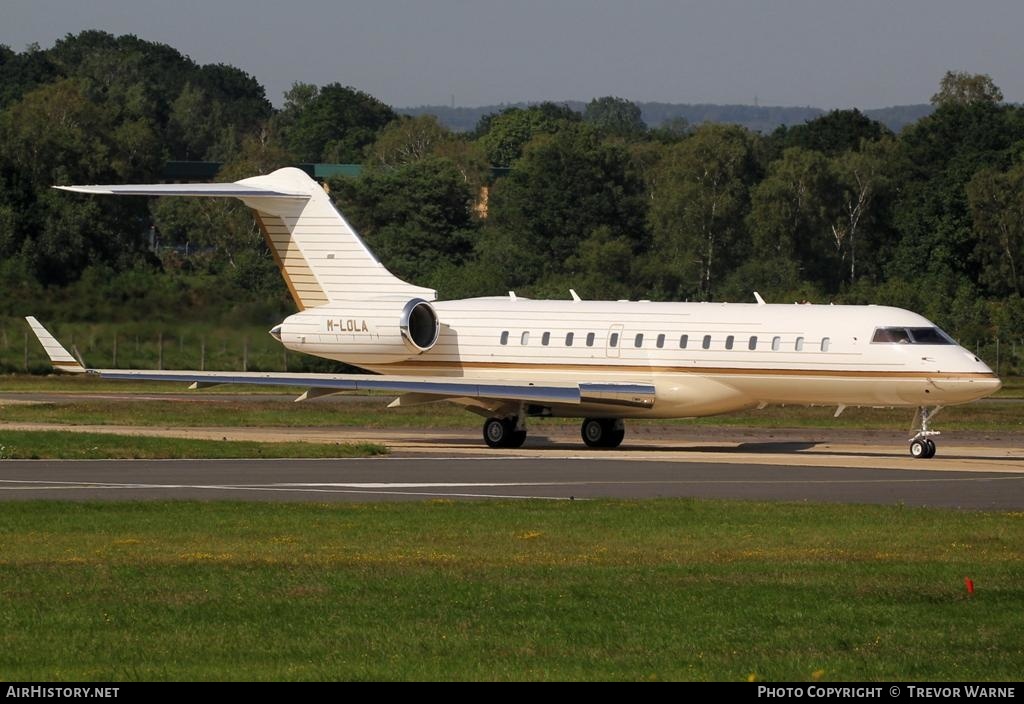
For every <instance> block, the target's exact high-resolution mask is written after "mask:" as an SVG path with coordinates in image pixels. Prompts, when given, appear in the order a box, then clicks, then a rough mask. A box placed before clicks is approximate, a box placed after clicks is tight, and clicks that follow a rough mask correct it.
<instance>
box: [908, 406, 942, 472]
mask: <svg viewBox="0 0 1024 704" xmlns="http://www.w3.org/2000/svg"><path fill="white" fill-rule="evenodd" d="M940 410H942V406H936V407H935V408H934V409H932V410H931V411H929V410H928V409H927V408H925V407H923V406H922V407H921V408H919V409H918V410H917V416H915V418H914V423H915V424H916V423H917V422H918V419H920V422H921V427H920V428H918V429H917V434H916V435H914V437H912V438H910V456H911V457H913V458H914V459H921V460H927V459H931V458H932V457H935V441H934V440H932V439H931V437H930V436H932V435H938V434H939V432H938V431H937V430H929V429H928V424H929V422H930V421H931V419H932V416H934V415H935V414H936V413H938V412H939V411H940ZM912 429H913V428H912Z"/></svg>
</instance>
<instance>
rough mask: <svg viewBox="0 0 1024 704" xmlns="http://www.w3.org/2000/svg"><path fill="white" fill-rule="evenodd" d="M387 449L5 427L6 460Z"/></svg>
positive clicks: (346, 453) (2, 454)
mask: <svg viewBox="0 0 1024 704" xmlns="http://www.w3.org/2000/svg"><path fill="white" fill-rule="evenodd" d="M387 452H388V450H387V448H386V447H384V446H383V445H376V444H373V443H333V444H326V443H306V442H248V441H230V442H228V441H220V440H192V439H184V438H161V437H140V436H128V435H112V434H111V435H108V434H105V433H74V432H65V431H56V430H55V431H49V430H43V431H35V430H28V431H22V430H2V429H0V460H35V459H74V460H88V459H200V458H211V459H234V458H250V457H370V456H372V455H383V454H387Z"/></svg>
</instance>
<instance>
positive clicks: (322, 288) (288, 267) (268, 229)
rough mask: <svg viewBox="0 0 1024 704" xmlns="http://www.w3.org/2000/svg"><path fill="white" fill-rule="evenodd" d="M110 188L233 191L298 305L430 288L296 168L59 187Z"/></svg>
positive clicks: (118, 191) (430, 295) (428, 295)
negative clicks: (371, 243) (381, 257)
mask: <svg viewBox="0 0 1024 704" xmlns="http://www.w3.org/2000/svg"><path fill="white" fill-rule="evenodd" d="M57 188H61V189H63V190H66V191H76V192H79V193H97V194H109V195H154V196H205V197H221V198H238V199H240V200H241V201H242V202H243V203H245V204H246V205H247V206H249V207H250V208H251V209H252V210H253V213H254V214H255V216H256V221H257V222H258V223H259V226H260V229H261V230H262V231H263V236H264V237H265V238H266V240H267V245H268V246H269V247H270V251H271V252H272V253H273V255H274V261H275V262H277V266H278V268H279V269H280V270H281V275H282V276H283V277H284V280H285V283H286V284H287V285H288V290H289V291H290V292H291V294H292V298H294V299H295V303H296V305H298V307H299V310H304V309H306V308H313V307H316V306H320V305H324V304H325V303H328V302H331V301H355V300H366V299H372V298H380V297H382V296H384V297H391V296H403V297H404V296H409V297H413V296H416V297H420V298H425V299H427V300H434V299H435V298H437V292H436V291H434V290H433V289H428V288H422V287H419V286H413V285H412V284H409V283H406V282H405V281H402V280H401V279H399V278H398V277H397V276H395V275H394V274H392V273H391V272H390V271H388V270H387V269H386V268H385V267H384V265H383V264H381V263H380V262H379V261H378V260H377V258H376V257H375V256H373V253H372V252H371V251H370V249H369V248H368V247H367V246H366V243H365V242H363V240H362V239H360V237H359V235H357V234H356V231H355V230H354V229H352V226H351V225H349V224H348V222H347V221H346V220H345V218H344V217H342V215H341V213H339V212H338V211H337V210H336V209H335V207H334V204H333V203H331V199H330V197H329V196H328V195H327V193H326V192H325V191H324V189H323V188H321V187H320V185H319V184H317V182H316V181H314V180H313V179H311V178H310V177H309V176H308V175H306V173H305V172H304V171H302V170H300V169H295V168H285V169H278V170H277V171H275V172H273V173H271V174H267V175H265V176H254V177H253V178H247V179H243V180H241V181H237V182H236V183H198V184H149V185H126V186H57Z"/></svg>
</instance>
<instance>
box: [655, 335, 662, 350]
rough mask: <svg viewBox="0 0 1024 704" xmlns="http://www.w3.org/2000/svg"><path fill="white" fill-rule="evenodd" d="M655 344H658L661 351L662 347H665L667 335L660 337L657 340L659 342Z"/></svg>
mask: <svg viewBox="0 0 1024 704" xmlns="http://www.w3.org/2000/svg"><path fill="white" fill-rule="evenodd" d="M654 344H656V345H657V346H658V349H659V350H660V349H661V348H662V347H664V346H665V335H664V334H661V335H658V339H657V341H656V342H655V343H654Z"/></svg>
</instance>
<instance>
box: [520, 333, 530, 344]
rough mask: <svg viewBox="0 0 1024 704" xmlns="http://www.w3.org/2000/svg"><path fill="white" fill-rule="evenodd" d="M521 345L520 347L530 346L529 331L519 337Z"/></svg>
mask: <svg viewBox="0 0 1024 704" xmlns="http://www.w3.org/2000/svg"><path fill="white" fill-rule="evenodd" d="M519 344H520V345H528V344H530V331H529V330H523V334H522V335H520V336H519Z"/></svg>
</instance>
